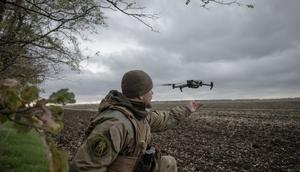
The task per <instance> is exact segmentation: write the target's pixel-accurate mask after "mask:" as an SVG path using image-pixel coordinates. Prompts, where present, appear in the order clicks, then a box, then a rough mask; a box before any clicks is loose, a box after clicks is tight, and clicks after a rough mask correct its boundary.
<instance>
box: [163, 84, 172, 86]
mask: <svg viewBox="0 0 300 172" xmlns="http://www.w3.org/2000/svg"><path fill="white" fill-rule="evenodd" d="M171 85H174V84H161V86H171Z"/></svg>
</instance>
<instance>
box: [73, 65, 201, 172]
mask: <svg viewBox="0 0 300 172" xmlns="http://www.w3.org/2000/svg"><path fill="white" fill-rule="evenodd" d="M121 86H122V93H120V92H118V91H116V90H112V91H110V92H109V93H108V95H107V96H106V97H105V98H104V99H103V100H102V101H101V103H100V105H99V109H98V115H97V116H96V117H95V118H94V119H92V120H91V123H90V125H89V127H88V129H87V131H86V135H85V137H84V141H83V143H82V145H81V146H80V147H79V149H78V151H77V153H76V155H75V157H74V159H73V163H72V165H71V168H70V169H71V171H82V172H106V171H108V172H138V171H143V172H148V171H149V172H150V171H151V172H177V165H176V161H175V158H173V157H171V156H161V157H160V156H159V154H157V153H155V152H157V150H156V149H155V148H153V147H150V141H151V134H150V131H152V132H157V131H164V130H166V129H169V128H172V127H174V126H176V125H178V123H179V122H180V121H181V120H183V119H185V118H186V117H188V116H189V115H190V114H191V113H192V112H194V111H195V110H197V109H198V108H199V107H200V106H201V105H202V104H200V103H199V102H196V101H192V102H190V103H189V104H188V105H186V106H178V107H175V108H173V109H171V110H170V111H154V110H148V109H149V108H151V99H152V95H153V92H152V87H153V84H152V79H151V78H150V76H149V75H148V74H147V73H145V72H144V71H141V70H132V71H129V72H127V73H125V74H124V76H123V78H122V83H121Z"/></svg>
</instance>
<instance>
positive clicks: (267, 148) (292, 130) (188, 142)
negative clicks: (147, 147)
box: [56, 101, 300, 172]
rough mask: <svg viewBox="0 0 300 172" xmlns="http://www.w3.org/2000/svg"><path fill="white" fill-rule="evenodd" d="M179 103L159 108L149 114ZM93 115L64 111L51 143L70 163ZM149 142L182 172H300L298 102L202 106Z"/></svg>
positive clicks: (223, 103) (299, 110)
mask: <svg viewBox="0 0 300 172" xmlns="http://www.w3.org/2000/svg"><path fill="white" fill-rule="evenodd" d="M184 103H185V102H160V103H155V104H154V108H156V109H170V108H172V107H173V106H176V105H179V104H184ZM93 114H95V112H92V111H86V110H65V129H64V131H63V132H62V134H61V135H60V136H58V137H57V138H56V141H57V143H58V145H59V146H60V147H61V148H63V149H65V150H67V151H68V152H69V154H70V157H71V158H72V156H73V155H74V153H75V151H76V149H77V147H78V146H79V145H80V140H81V137H82V135H83V133H84V130H85V128H86V127H87V125H88V121H89V119H90V117H91V116H92V115H93ZM153 141H154V144H156V145H157V146H158V147H159V148H160V150H161V152H162V154H169V155H172V156H174V157H175V158H176V159H177V162H178V168H179V171H181V172H191V171H300V102H299V101H225V102H222V101H220V102H204V106H203V108H202V109H200V110H199V111H197V112H195V113H193V114H192V115H191V116H190V117H189V118H187V119H186V120H185V121H182V123H181V124H180V125H179V126H178V127H176V128H174V129H171V130H168V131H165V132H161V133H153Z"/></svg>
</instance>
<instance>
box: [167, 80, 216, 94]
mask: <svg viewBox="0 0 300 172" xmlns="http://www.w3.org/2000/svg"><path fill="white" fill-rule="evenodd" d="M162 86H172V88H173V89H174V88H179V89H180V91H181V92H182V88H184V87H188V88H199V87H202V86H210V90H211V89H212V88H213V87H214V83H213V82H210V83H209V84H207V83H204V82H202V81H201V80H187V81H186V82H182V83H174V84H162Z"/></svg>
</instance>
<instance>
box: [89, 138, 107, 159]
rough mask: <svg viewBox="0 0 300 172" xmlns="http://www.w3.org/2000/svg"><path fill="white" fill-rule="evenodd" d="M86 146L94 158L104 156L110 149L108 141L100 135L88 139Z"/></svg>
mask: <svg viewBox="0 0 300 172" xmlns="http://www.w3.org/2000/svg"><path fill="white" fill-rule="evenodd" d="M87 144H88V148H89V151H90V153H91V154H93V155H94V156H96V157H102V156H105V155H106V154H107V153H108V151H109V149H110V144H109V141H108V139H107V138H105V137H104V136H101V135H98V136H94V137H92V138H90V139H88V141H87Z"/></svg>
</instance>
